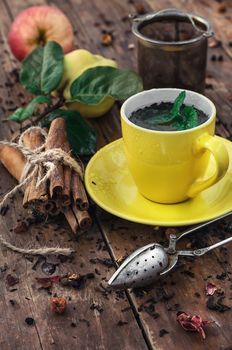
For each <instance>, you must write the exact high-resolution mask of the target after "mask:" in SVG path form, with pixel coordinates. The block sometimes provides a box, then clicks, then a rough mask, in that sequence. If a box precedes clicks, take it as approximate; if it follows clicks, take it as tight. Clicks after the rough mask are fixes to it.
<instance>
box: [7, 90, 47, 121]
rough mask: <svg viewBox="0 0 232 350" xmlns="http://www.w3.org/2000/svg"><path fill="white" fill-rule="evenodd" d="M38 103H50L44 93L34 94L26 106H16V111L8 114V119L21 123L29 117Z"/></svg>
mask: <svg viewBox="0 0 232 350" xmlns="http://www.w3.org/2000/svg"><path fill="white" fill-rule="evenodd" d="M40 103H47V104H48V105H49V104H50V103H51V99H50V98H49V97H48V96H44V95H39V96H36V97H35V98H33V100H31V102H30V103H29V104H28V105H27V107H25V108H23V107H20V108H17V109H16V111H15V112H14V113H13V114H11V115H10V118H9V119H10V120H13V121H14V122H17V123H22V122H23V121H24V120H26V119H28V118H30V117H31V116H32V115H33V114H34V112H35V110H36V107H37V106H38V104H40Z"/></svg>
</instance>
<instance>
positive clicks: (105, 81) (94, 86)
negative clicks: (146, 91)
mask: <svg viewBox="0 0 232 350" xmlns="http://www.w3.org/2000/svg"><path fill="white" fill-rule="evenodd" d="M142 89H143V84H142V80H141V78H140V77H139V76H138V75H137V74H136V73H135V72H132V71H130V70H123V69H117V68H114V67H108V66H102V67H94V68H90V69H87V70H86V71H85V72H84V73H83V74H81V75H80V76H79V77H78V78H77V79H76V80H74V82H73V83H72V85H71V88H70V92H71V97H72V98H71V99H70V100H69V101H72V102H74V101H78V102H82V103H85V104H89V105H96V104H98V103H100V102H101V101H102V100H103V99H104V97H106V96H111V97H113V98H114V99H116V100H125V99H127V98H128V97H130V96H132V95H134V94H136V93H137V92H139V91H142Z"/></svg>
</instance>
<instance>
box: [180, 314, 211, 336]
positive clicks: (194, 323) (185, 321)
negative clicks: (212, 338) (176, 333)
mask: <svg viewBox="0 0 232 350" xmlns="http://www.w3.org/2000/svg"><path fill="white" fill-rule="evenodd" d="M176 315H177V317H176V320H177V322H178V323H179V324H180V325H181V327H182V328H184V330H185V331H187V332H198V333H200V335H201V337H202V339H205V337H206V336H205V331H204V327H205V326H206V325H208V324H212V323H215V321H211V320H207V321H203V320H202V318H201V317H200V316H197V315H188V314H186V312H183V311H179V312H177V314H176Z"/></svg>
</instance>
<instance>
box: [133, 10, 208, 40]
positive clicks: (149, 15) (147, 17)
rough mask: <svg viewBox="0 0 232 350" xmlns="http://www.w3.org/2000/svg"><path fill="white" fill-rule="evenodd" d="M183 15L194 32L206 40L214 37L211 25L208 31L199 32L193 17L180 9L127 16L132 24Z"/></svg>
mask: <svg viewBox="0 0 232 350" xmlns="http://www.w3.org/2000/svg"><path fill="white" fill-rule="evenodd" d="M167 13H168V14H179V13H181V14H183V15H185V16H186V17H187V18H188V20H189V22H190V23H191V24H192V26H193V27H194V29H195V30H197V31H198V32H200V33H202V35H203V36H204V37H206V38H210V37H211V36H213V35H214V32H213V31H212V28H211V25H210V24H209V27H208V30H207V31H204V30H201V29H200V28H198V27H197V26H196V24H195V22H194V20H193V15H192V14H190V13H187V12H185V11H183V10H180V9H175V8H168V9H163V10H160V11H157V12H153V13H147V14H144V15H140V16H138V15H137V14H129V16H128V17H129V19H131V20H132V21H133V22H143V21H149V20H152V19H153V18H155V17H156V16H159V15H165V14H167Z"/></svg>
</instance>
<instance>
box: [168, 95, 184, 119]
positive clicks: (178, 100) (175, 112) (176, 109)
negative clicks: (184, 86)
mask: <svg viewBox="0 0 232 350" xmlns="http://www.w3.org/2000/svg"><path fill="white" fill-rule="evenodd" d="M185 96H186V92H185V91H182V92H181V93H180V94H179V95H178V96H177V98H176V99H175V101H174V103H173V106H172V109H171V114H172V115H173V116H174V117H176V116H177V115H178V114H179V113H180V108H181V106H182V104H183V102H184V99H185Z"/></svg>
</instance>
